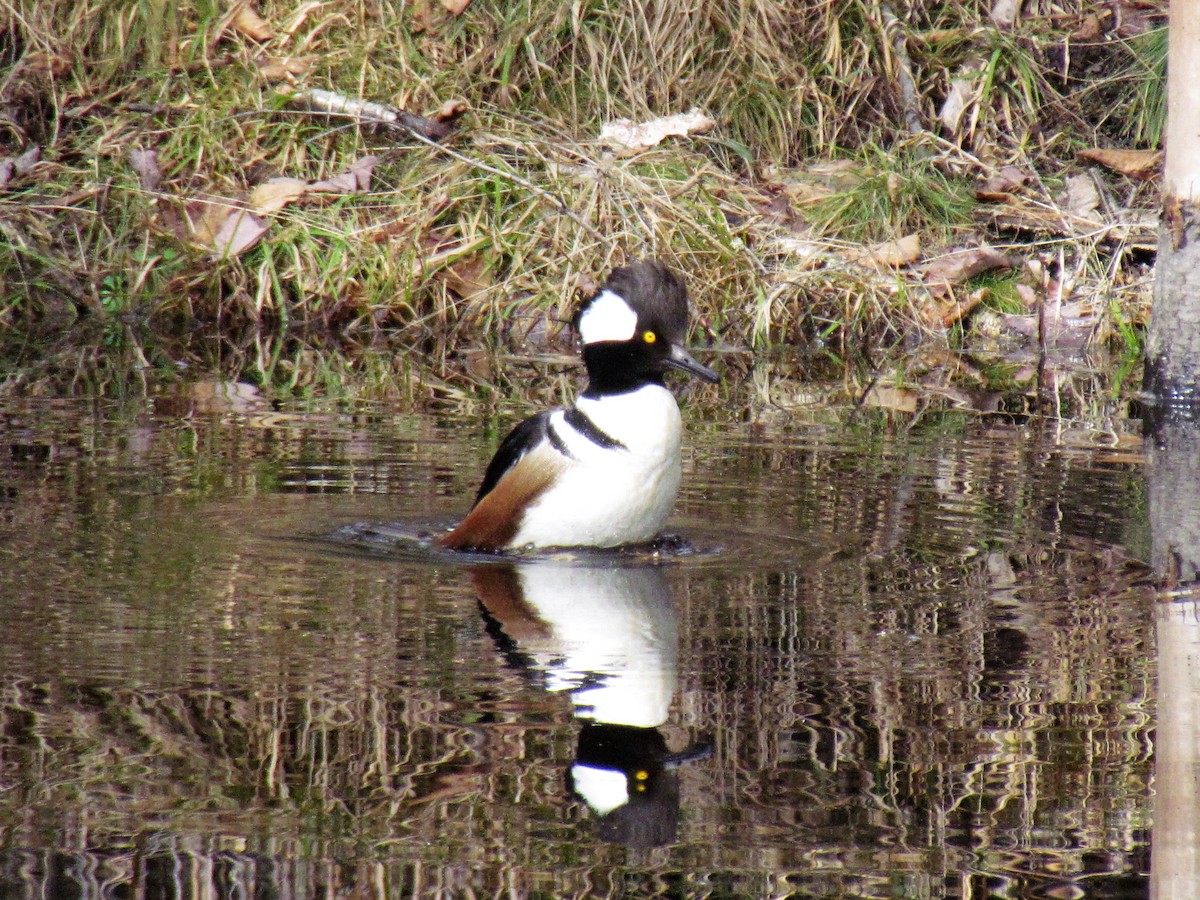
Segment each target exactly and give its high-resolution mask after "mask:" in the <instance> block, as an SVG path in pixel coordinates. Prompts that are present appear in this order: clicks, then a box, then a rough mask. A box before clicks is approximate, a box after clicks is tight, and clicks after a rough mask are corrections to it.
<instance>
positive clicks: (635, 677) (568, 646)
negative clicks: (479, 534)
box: [475, 560, 679, 728]
mask: <svg viewBox="0 0 1200 900" xmlns="http://www.w3.org/2000/svg"><path fill="white" fill-rule="evenodd" d="M498 569H499V567H484V568H483V569H480V570H477V571H476V573H475V581H476V587H477V588H478V589H479V590H480V597H481V600H482V601H483V604H484V606H485V607H486V608H487V609H488V611H489V613H491V614H492V615H493V616H494V617H495V618H496V619H497V620H499V623H500V625H501V627H502V628H504V630H505V631H506V632H507V633H508V634H509V636H510V637H512V638H514V639H515V640H516V641H517V643H518V644H519V646H520V649H521V652H522V653H523V654H525V655H526V656H528V657H530V658H531V659H532V660H533V661H534V663H535V664H536V666H537V668H539V669H541V670H542V671H543V672H545V673H546V682H547V686H548V687H549V689H550V690H552V691H570V692H571V698H572V700H573V701H574V703H575V712H576V715H578V716H580V717H581V718H587V719H592V720H594V721H596V722H601V723H605V724H613V725H634V726H638V727H641V728H653V727H656V726H658V725H661V724H662V723H663V722H665V721H666V719H667V710H668V707H669V706H670V704H671V697H672V696H673V695H674V693H675V686H676V672H675V658H676V653H677V652H678V643H679V633H678V626H677V621H676V616H675V609H674V605H673V604H672V602H671V598H670V596H669V594H668V592H667V586H666V582H665V581H664V579H663V576H662V572H661V571H659V570H658V569H657V568H653V567H649V566H642V567H636V568H634V567H625V568H615V567H606V568H595V567H588V566H580V565H570V564H564V563H562V562H560V561H555V560H539V561H537V562H530V563H522V564H521V565H519V566H516V567H515V568H514V569H512V570H499V571H497V570H498ZM503 593H511V594H515V595H516V596H515V597H508V598H506V597H504V596H502V594H503ZM506 599H507V601H508V602H505V600H506ZM514 601H515V603H514ZM517 619H520V621H515V620H517ZM531 620H532V621H531Z"/></svg>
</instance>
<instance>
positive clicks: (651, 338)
mask: <svg viewBox="0 0 1200 900" xmlns="http://www.w3.org/2000/svg"><path fill="white" fill-rule="evenodd" d="M642 340H643V341H645V342H646V343H647V344H653V343H654V342H655V341H657V340H658V335H657V334H655V333H654V332H653V331H646V332H643V333H642Z"/></svg>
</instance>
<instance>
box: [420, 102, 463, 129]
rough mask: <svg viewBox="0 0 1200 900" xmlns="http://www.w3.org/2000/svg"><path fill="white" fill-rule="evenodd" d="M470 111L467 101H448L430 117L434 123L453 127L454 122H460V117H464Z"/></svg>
mask: <svg viewBox="0 0 1200 900" xmlns="http://www.w3.org/2000/svg"><path fill="white" fill-rule="evenodd" d="M468 109H470V107H469V106H467V101H466V100H447V101H446V102H445V103H443V104H442V105H441V106H439V107H438V111H437V112H435V113H434V114H433V115H432V116H430V118H431V119H432V120H433V121H434V122H441V123H444V124H446V125H452V124H453V123H454V122H456V121H458V119H459V117H460V116H462V114H463V113H465V112H466V111H467V110H468Z"/></svg>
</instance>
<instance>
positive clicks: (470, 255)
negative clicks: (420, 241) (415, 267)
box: [420, 230, 494, 299]
mask: <svg viewBox="0 0 1200 900" xmlns="http://www.w3.org/2000/svg"><path fill="white" fill-rule="evenodd" d="M424 244H425V257H424V259H422V260H421V262H420V267H421V271H422V272H423V273H424V274H425V275H426V276H428V277H432V278H434V279H436V280H437V281H440V282H442V284H444V285H445V286H446V288H447V289H448V290H450V291H453V292H454V293H455V294H457V295H458V296H459V297H462V298H463V299H466V298H468V297H471V296H473V295H475V294H477V293H479V292H480V291H485V290H487V289H488V288H490V287H491V286H492V284H493V283H494V281H493V279H492V275H491V271H490V267H489V265H488V261H487V259H486V258H485V257H484V255H483V254H482V253H479V252H478V251H475V248H476V247H478V246H479V242H478V241H476V242H473V243H469V242H466V241H463V240H462V239H461V238H458V237H456V236H453V235H452V234H451V233H449V232H447V231H445V230H436V231H433V232H430V233H429V234H427V235H425V238H424ZM473 251H474V252H473Z"/></svg>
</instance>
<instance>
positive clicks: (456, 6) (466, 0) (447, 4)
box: [438, 0, 471, 16]
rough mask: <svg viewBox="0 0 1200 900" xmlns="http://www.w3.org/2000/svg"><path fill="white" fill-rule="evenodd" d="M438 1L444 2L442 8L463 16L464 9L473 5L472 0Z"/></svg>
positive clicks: (454, 14) (452, 13) (453, 14)
mask: <svg viewBox="0 0 1200 900" xmlns="http://www.w3.org/2000/svg"><path fill="white" fill-rule="evenodd" d="M438 2H439V3H441V4H442V9H444V10H446V12H448V13H450V15H452V16H461V15H462V14H463V10H465V9H466V8H467V7H468V6H470V5H471V0H438Z"/></svg>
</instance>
